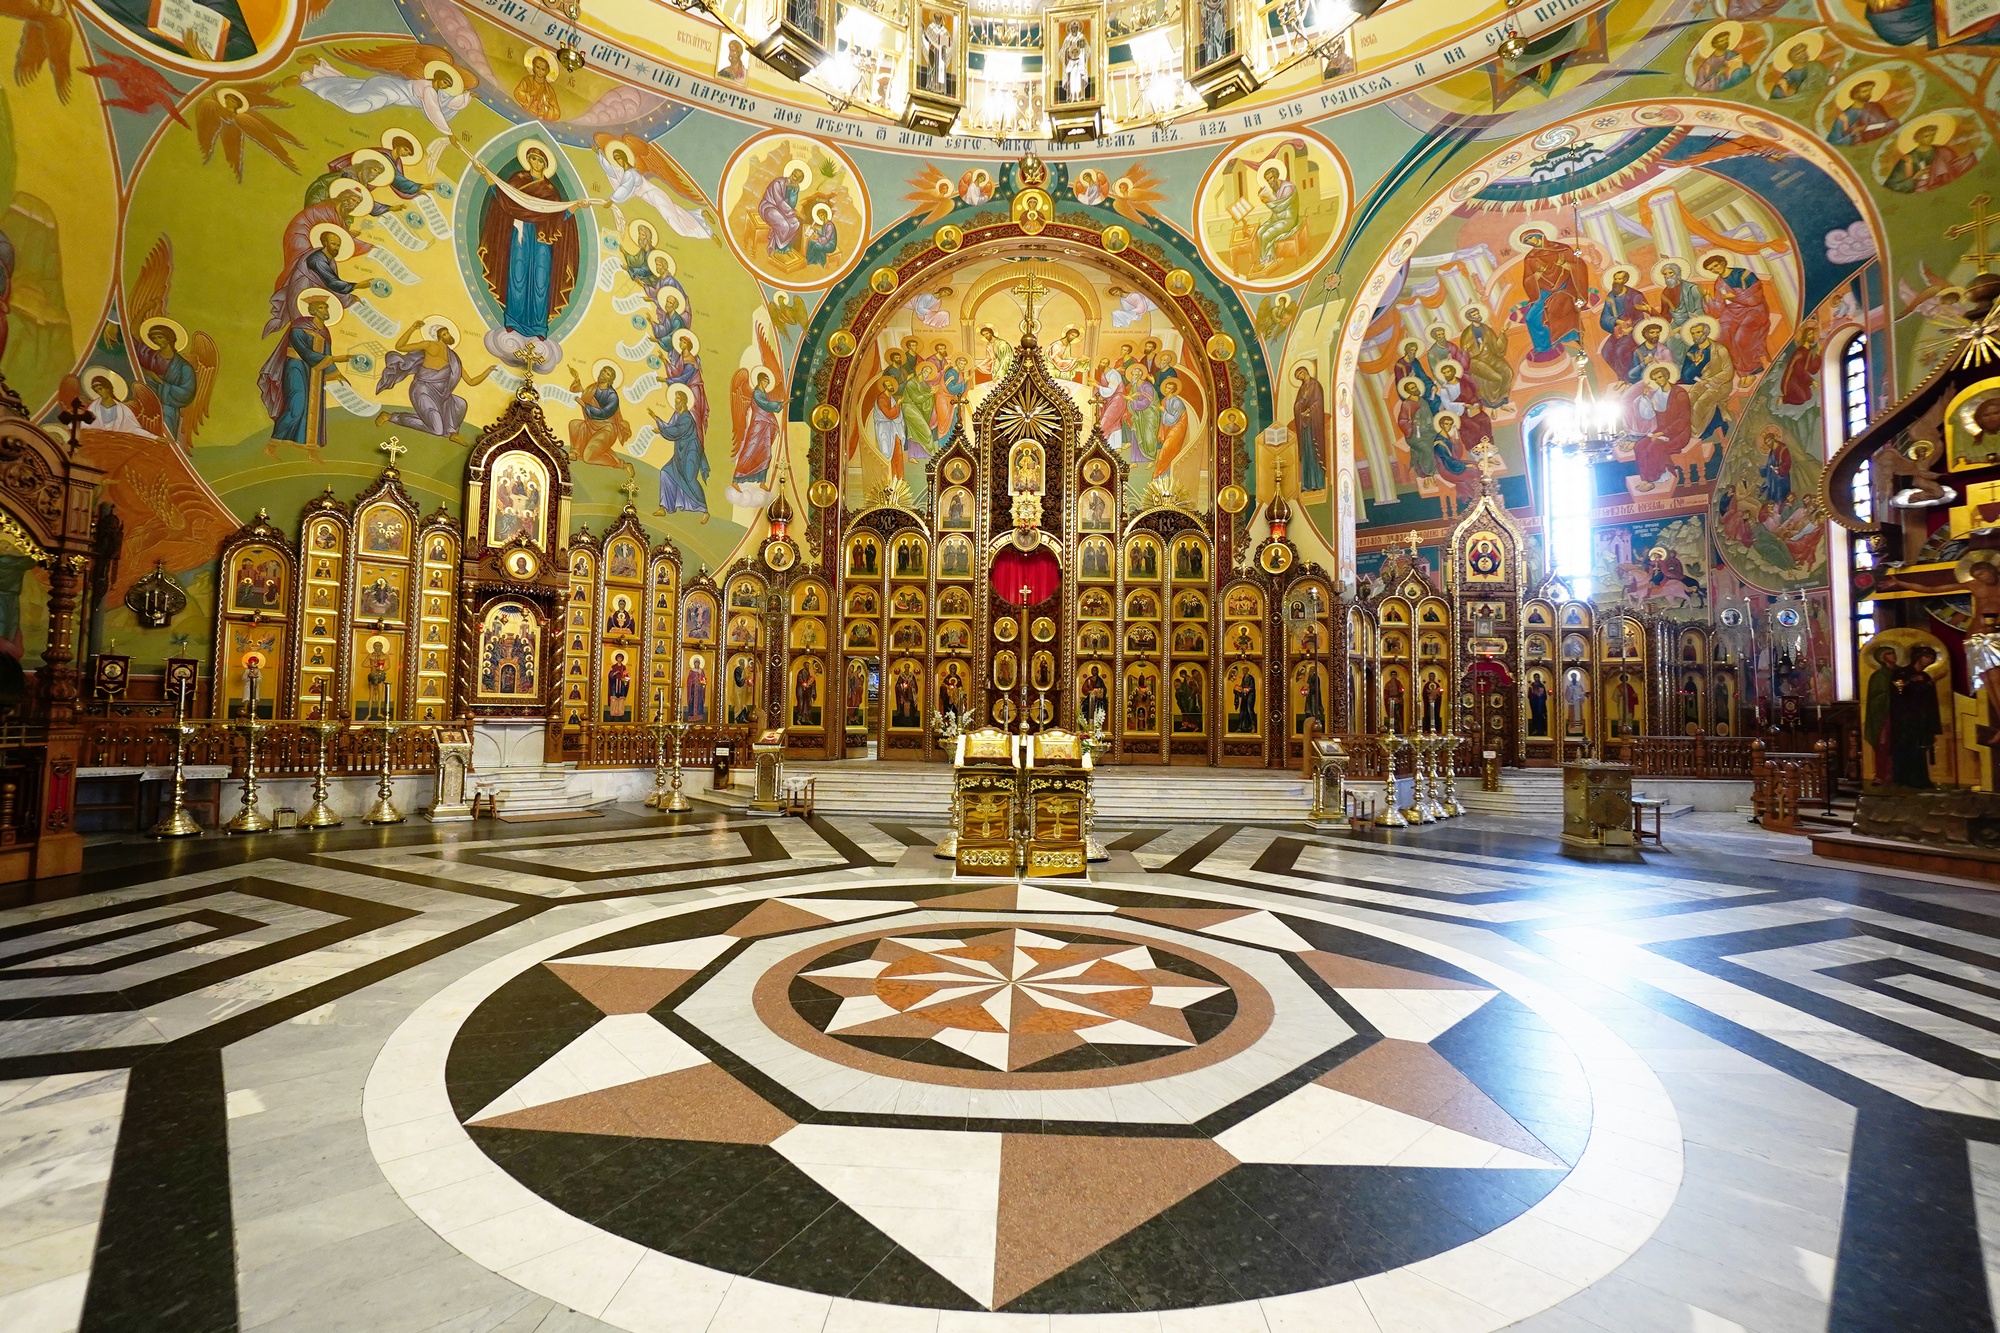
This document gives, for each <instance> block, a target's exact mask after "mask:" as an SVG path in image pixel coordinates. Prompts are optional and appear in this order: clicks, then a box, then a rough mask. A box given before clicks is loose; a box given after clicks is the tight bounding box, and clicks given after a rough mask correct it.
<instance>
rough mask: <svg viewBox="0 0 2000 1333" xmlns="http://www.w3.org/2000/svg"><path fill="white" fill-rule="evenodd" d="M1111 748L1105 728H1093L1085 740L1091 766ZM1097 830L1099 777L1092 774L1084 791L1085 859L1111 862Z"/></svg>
mask: <svg viewBox="0 0 2000 1333" xmlns="http://www.w3.org/2000/svg"><path fill="white" fill-rule="evenodd" d="M1110 748H1111V742H1110V741H1109V740H1107V739H1105V735H1104V728H1103V726H1102V725H1101V724H1100V725H1097V726H1093V727H1092V728H1091V729H1090V731H1089V733H1088V734H1087V735H1085V736H1084V738H1083V752H1084V753H1085V754H1087V755H1089V756H1091V760H1090V762H1091V765H1092V767H1093V768H1094V767H1095V766H1096V764H1097V756H1098V755H1100V754H1102V753H1104V752H1105V751H1106V750H1108V749H1110ZM1096 829H1097V775H1096V774H1095V773H1092V774H1091V777H1090V781H1089V782H1088V783H1087V784H1085V786H1084V789H1083V857H1084V860H1086V861H1109V860H1110V859H1111V853H1110V851H1108V850H1107V849H1106V848H1105V846H1104V844H1103V843H1101V842H1099V841H1098V840H1097V838H1096V837H1095V836H1094V835H1095V832H1096Z"/></svg>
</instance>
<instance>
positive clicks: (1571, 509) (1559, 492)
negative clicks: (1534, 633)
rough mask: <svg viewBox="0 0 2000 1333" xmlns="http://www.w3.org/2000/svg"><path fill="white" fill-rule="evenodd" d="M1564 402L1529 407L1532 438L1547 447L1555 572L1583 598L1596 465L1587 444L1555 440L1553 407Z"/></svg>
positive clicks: (1547, 520)
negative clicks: (1562, 443)
mask: <svg viewBox="0 0 2000 1333" xmlns="http://www.w3.org/2000/svg"><path fill="white" fill-rule="evenodd" d="M1560 407H1561V404H1558V403H1554V402H1552V401H1551V402H1542V403H1537V404H1535V405H1534V406H1533V407H1531V408H1529V409H1528V424H1527V430H1528V438H1529V439H1531V440H1533V441H1535V442H1536V444H1538V445H1539V446H1540V447H1541V452H1542V462H1543V476H1544V479H1545V480H1544V484H1545V486H1546V487H1547V491H1548V499H1547V505H1546V508H1545V510H1544V520H1543V528H1542V531H1543V532H1544V533H1546V534H1547V536H1548V545H1549V552H1548V561H1549V572H1550V573H1551V574H1554V575H1556V576H1557V577H1558V578H1560V579H1562V581H1563V583H1564V584H1565V585H1566V586H1567V587H1568V588H1569V595H1570V596H1571V597H1573V598H1575V599H1576V600H1577V601H1588V600H1589V598H1590V564H1591V552H1590V520H1591V511H1592V510H1593V509H1594V508H1595V506H1596V504H1597V495H1596V490H1597V477H1596V469H1595V468H1594V467H1593V466H1592V464H1591V462H1590V458H1589V456H1588V455H1586V454H1585V453H1583V452H1582V451H1581V450H1575V449H1562V448H1558V447H1556V446H1555V445H1554V444H1551V443H1550V431H1549V415H1548V413H1549V410H1551V409H1555V410H1559V409H1560Z"/></svg>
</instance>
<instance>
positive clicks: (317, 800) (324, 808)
mask: <svg viewBox="0 0 2000 1333" xmlns="http://www.w3.org/2000/svg"><path fill="white" fill-rule="evenodd" d="M325 711H326V710H325V709H324V708H322V709H321V710H320V712H321V716H320V718H319V720H317V721H315V722H308V723H306V730H308V731H310V732H311V733H312V734H313V741H314V754H313V800H312V805H311V806H310V807H309V808H308V809H307V810H306V812H305V813H304V814H302V815H300V816H299V827H300V828H339V827H340V823H341V820H340V816H339V815H337V814H335V813H334V812H333V807H332V806H330V805H328V804H327V803H326V792H327V782H328V778H327V772H326V750H327V743H328V742H329V741H331V740H332V739H333V737H334V734H335V733H337V732H338V731H340V730H341V726H340V724H339V723H338V722H329V721H328V720H327V719H326V717H325Z"/></svg>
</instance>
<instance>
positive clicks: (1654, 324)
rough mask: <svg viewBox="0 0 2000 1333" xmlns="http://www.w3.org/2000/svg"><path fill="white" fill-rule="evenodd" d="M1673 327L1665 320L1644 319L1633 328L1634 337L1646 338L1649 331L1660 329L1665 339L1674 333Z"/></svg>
mask: <svg viewBox="0 0 2000 1333" xmlns="http://www.w3.org/2000/svg"><path fill="white" fill-rule="evenodd" d="M1672 327H1673V326H1672V325H1670V324H1668V323H1667V321H1665V320H1664V319H1659V318H1657V317H1656V318H1653V319H1642V320H1640V321H1639V322H1638V323H1637V324H1635V325H1634V326H1633V327H1632V336H1633V337H1635V338H1644V337H1645V336H1646V330H1647V329H1658V330H1659V331H1660V336H1661V337H1662V338H1664V337H1666V336H1667V334H1668V333H1670V332H1672Z"/></svg>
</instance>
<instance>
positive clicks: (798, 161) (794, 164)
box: [778, 157, 813, 180]
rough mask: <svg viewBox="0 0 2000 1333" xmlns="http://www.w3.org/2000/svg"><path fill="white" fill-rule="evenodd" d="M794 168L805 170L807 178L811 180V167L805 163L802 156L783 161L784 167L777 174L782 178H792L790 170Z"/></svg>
mask: <svg viewBox="0 0 2000 1333" xmlns="http://www.w3.org/2000/svg"><path fill="white" fill-rule="evenodd" d="M794 170H798V171H803V172H805V174H806V179H807V180H811V179H812V178H813V173H812V168H811V167H809V166H807V165H806V160H805V159H804V158H802V157H795V158H793V159H792V160H791V161H789V162H787V163H785V169H784V170H783V171H781V172H779V173H778V174H779V175H780V176H782V177H783V178H784V179H786V180H790V179H791V178H792V172H793V171H794Z"/></svg>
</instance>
